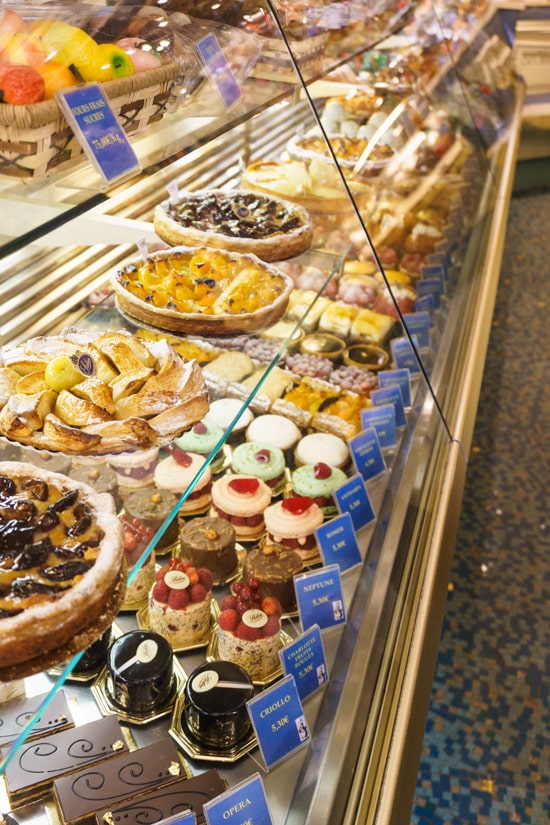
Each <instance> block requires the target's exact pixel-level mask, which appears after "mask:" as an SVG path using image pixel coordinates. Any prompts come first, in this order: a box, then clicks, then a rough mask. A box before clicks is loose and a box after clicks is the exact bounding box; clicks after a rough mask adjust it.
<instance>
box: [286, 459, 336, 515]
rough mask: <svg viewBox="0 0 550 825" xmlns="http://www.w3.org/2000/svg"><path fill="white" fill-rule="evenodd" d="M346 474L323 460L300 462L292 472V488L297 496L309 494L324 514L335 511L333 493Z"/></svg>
mask: <svg viewBox="0 0 550 825" xmlns="http://www.w3.org/2000/svg"><path fill="white" fill-rule="evenodd" d="M346 478H347V476H346V474H345V473H344V471H343V470H341V469H340V468H339V467H331V465H330V464H326V463H325V462H324V461H316V462H315V464H302V465H301V466H300V467H297V468H296V469H295V470H294V472H293V473H292V489H293V491H294V494H295V495H297V496H309V497H310V498H312V499H313V501H314V502H315V503H316V504H318V505H319V507H320V508H321V510H322V511H323V513H324V515H325V516H326V515H331V514H333V513H335V512H336V507H335V504H334V497H333V493H334V490H336V489H337V488H338V487H340V486H341V485H342V484H343V483H344V481H345V480H346Z"/></svg>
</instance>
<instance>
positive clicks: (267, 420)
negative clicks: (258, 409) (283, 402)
mask: <svg viewBox="0 0 550 825" xmlns="http://www.w3.org/2000/svg"><path fill="white" fill-rule="evenodd" d="M300 436H301V431H300V430H299V428H298V427H297V426H296V424H295V423H294V422H293V421H290V420H289V419H288V418H285V416H284V415H274V414H273V413H267V414H266V415H259V416H257V418H255V419H254V421H252V422H251V423H250V424H249V426H248V428H247V430H246V440H247V441H252V442H254V441H256V442H261V443H262V444H266V445H268V446H269V447H278V448H279V449H280V450H283V452H286V451H287V450H291V449H292V448H293V447H294V446H295V445H296V444H297V442H298V441H299V439H300Z"/></svg>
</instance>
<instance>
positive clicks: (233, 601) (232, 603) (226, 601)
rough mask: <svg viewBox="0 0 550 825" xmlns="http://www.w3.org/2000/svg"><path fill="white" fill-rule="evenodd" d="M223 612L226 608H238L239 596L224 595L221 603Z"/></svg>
mask: <svg viewBox="0 0 550 825" xmlns="http://www.w3.org/2000/svg"><path fill="white" fill-rule="evenodd" d="M221 608H222V612H223V611H224V610H236V608H237V597H236V596H231V595H228V596H224V597H223V599H222V604H221Z"/></svg>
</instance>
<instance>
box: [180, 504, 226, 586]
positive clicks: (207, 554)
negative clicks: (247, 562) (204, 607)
mask: <svg viewBox="0 0 550 825" xmlns="http://www.w3.org/2000/svg"><path fill="white" fill-rule="evenodd" d="M180 547H181V556H182V558H184V559H190V560H191V561H192V562H193V564H194V565H195V567H197V568H198V567H206V569H207V570H210V572H211V573H212V576H213V579H214V584H224V583H225V581H226V579H227V576H229V575H230V574H231V573H233V571H234V570H235V569H236V567H237V563H238V560H237V551H236V549H235V528H234V527H233V525H232V524H231V523H230V522H229V521H228V520H227V519H223V518H215V517H213V516H203V517H198V518H193V519H190V520H189V521H184V520H183V519H181V520H180Z"/></svg>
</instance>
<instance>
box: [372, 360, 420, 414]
mask: <svg viewBox="0 0 550 825" xmlns="http://www.w3.org/2000/svg"><path fill="white" fill-rule="evenodd" d="M396 385H397V386H399V387H401V394H402V396H403V404H404V405H405V409H407V408H410V407H411V403H412V402H411V373H410V371H409V370H408V369H403V370H382V371H381V372H379V373H378V386H379V387H380V388H383V387H395V386H396Z"/></svg>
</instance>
